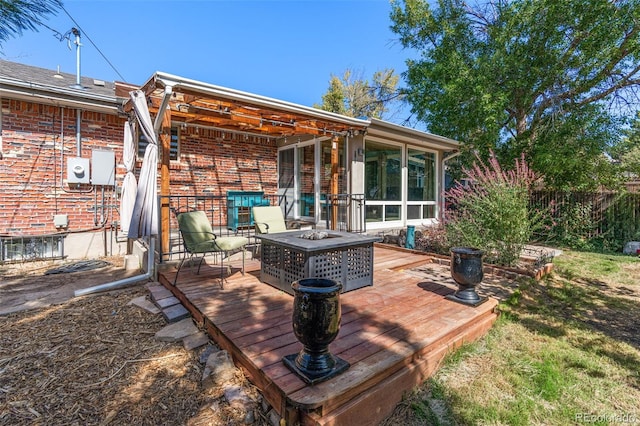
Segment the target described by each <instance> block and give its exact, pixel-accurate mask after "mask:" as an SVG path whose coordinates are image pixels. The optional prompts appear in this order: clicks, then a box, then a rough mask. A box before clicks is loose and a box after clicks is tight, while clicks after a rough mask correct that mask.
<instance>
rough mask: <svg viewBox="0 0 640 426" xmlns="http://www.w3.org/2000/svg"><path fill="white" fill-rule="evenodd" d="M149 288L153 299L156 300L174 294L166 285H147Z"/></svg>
mask: <svg viewBox="0 0 640 426" xmlns="http://www.w3.org/2000/svg"><path fill="white" fill-rule="evenodd" d="M147 288H148V289H149V292H150V293H151V300H153V301H154V302H155V301H158V300H160V299H165V298H167V297H171V296H173V293H171V292H170V291H169V290H168V289H167V288H166V287H165V286H163V285H161V284H153V285H149V286H147Z"/></svg>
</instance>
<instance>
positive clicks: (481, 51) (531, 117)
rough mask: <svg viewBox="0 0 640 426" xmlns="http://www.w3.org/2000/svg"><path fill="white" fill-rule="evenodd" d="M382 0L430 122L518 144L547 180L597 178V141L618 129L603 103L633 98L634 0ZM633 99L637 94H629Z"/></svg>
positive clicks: (600, 167) (469, 140) (638, 18)
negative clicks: (388, 3) (388, 1)
mask: <svg viewBox="0 0 640 426" xmlns="http://www.w3.org/2000/svg"><path fill="white" fill-rule="evenodd" d="M430 3H434V2H433V1H428V0H392V12H391V19H392V27H391V28H392V30H393V31H394V32H395V33H396V34H398V35H399V38H400V42H401V43H402V45H403V46H405V47H406V48H411V49H415V50H417V51H418V52H419V54H420V56H419V57H418V59H410V60H408V61H407V66H408V68H407V72H406V73H405V75H404V77H405V79H406V84H407V88H406V94H407V95H406V96H407V100H408V102H409V103H410V104H411V105H412V112H413V113H414V114H415V115H416V116H417V118H418V119H420V120H421V121H423V122H425V123H426V124H427V126H428V128H429V130H430V131H432V132H434V133H438V134H442V135H445V136H448V137H451V138H454V139H457V140H460V141H462V142H464V143H465V149H466V155H465V156H463V158H465V159H466V160H467V163H466V164H470V163H471V161H473V157H474V156H473V153H474V152H479V153H480V154H481V155H482V156H483V158H487V157H488V152H489V150H492V149H493V150H495V152H496V154H497V155H498V156H499V158H500V160H501V161H502V162H503V163H505V164H508V163H509V162H510V161H512V160H513V159H514V158H518V157H519V156H520V154H521V153H525V155H526V157H527V159H528V162H529V164H530V165H531V167H532V168H534V169H535V170H537V171H538V172H540V173H542V174H544V175H545V177H546V179H547V183H548V184H550V186H555V187H572V188H583V189H586V188H587V187H589V186H592V185H597V184H600V183H602V182H608V181H610V178H611V172H612V169H611V167H610V165H608V164H606V162H605V157H604V153H605V152H606V151H607V150H608V149H609V148H610V147H611V146H612V145H615V143H616V142H617V141H618V140H619V135H618V131H617V129H619V125H620V123H619V122H618V121H617V116H616V115H615V114H613V113H612V112H611V111H612V110H616V109H617V108H620V107H625V106H628V105H631V106H632V107H633V102H637V100H638V99H637V94H636V91H637V89H638V88H640V0H617V1H611V0H564V1H557V0H497V1H484V2H482V1H479V2H467V1H463V0H439V1H438V2H437V7H435V8H432V7H431V6H430ZM636 105H637V104H636Z"/></svg>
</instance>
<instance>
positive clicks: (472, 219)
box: [445, 155, 540, 265]
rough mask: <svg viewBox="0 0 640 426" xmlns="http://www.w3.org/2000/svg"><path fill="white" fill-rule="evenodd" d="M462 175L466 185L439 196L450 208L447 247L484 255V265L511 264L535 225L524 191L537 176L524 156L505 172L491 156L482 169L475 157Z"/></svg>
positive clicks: (528, 188) (537, 218)
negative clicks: (476, 251)
mask: <svg viewBox="0 0 640 426" xmlns="http://www.w3.org/2000/svg"><path fill="white" fill-rule="evenodd" d="M463 173H464V176H465V179H466V180H468V181H469V182H471V183H470V184H469V185H461V184H457V185H456V186H454V187H453V188H452V189H450V190H449V191H447V192H446V193H445V197H446V198H447V201H448V202H449V203H451V204H452V206H453V208H452V209H451V210H450V211H449V212H448V213H447V220H446V225H445V226H446V229H447V236H448V239H449V242H450V243H451V244H452V245H461V246H469V247H475V248H479V249H482V250H484V251H485V253H486V254H485V259H486V260H487V261H488V262H490V263H496V264H499V265H513V264H514V263H515V262H516V261H517V260H518V258H519V257H520V253H521V251H522V248H523V247H524V245H525V244H526V243H528V242H529V241H530V239H531V235H532V233H533V230H534V228H535V226H537V224H538V223H539V219H540V214H539V213H533V212H530V210H529V190H530V188H531V186H532V185H533V183H534V182H535V181H536V180H537V179H538V176H537V175H536V174H535V173H534V172H533V171H532V170H531V169H529V167H528V165H527V163H526V161H525V160H524V157H522V158H520V159H519V160H516V162H515V168H514V169H513V170H508V171H505V170H503V169H502V168H501V167H500V164H499V163H498V160H497V159H496V158H495V157H494V156H493V155H492V156H491V158H490V159H489V163H488V164H485V163H484V162H482V160H481V159H480V158H478V159H477V160H476V163H475V164H474V165H473V167H472V168H471V169H465V170H463Z"/></svg>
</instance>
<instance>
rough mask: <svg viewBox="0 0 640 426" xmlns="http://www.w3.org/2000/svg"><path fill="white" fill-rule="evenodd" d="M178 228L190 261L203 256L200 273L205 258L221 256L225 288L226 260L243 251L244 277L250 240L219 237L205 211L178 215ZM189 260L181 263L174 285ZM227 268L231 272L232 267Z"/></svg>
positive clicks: (222, 284)
mask: <svg viewBox="0 0 640 426" xmlns="http://www.w3.org/2000/svg"><path fill="white" fill-rule="evenodd" d="M178 227H179V229H180V234H181V235H182V241H183V243H184V249H185V252H186V253H188V254H189V261H191V260H193V258H194V257H197V256H198V255H202V257H201V258H200V263H199V264H198V271H197V272H196V274H199V273H200V267H201V266H202V261H203V260H204V257H205V256H206V255H207V254H209V253H211V254H218V253H219V254H220V255H221V256H220V257H221V259H220V264H221V265H220V287H223V286H224V258H225V256H229V255H230V253H232V252H235V251H238V250H242V275H244V261H245V246H246V245H247V244H248V243H249V240H248V239H247V238H245V237H218V236H216V234H214V233H213V229H211V223H209V218H208V217H207V215H206V214H205V212H203V211H193V212H187V213H180V214H179V215H178ZM186 259H187V256H186V255H185V256H184V257H183V258H182V260H181V261H180V265H179V266H178V271H177V272H176V277H175V279H174V280H173V285H176V282H177V281H178V274H179V273H180V269H181V268H182V265H183V264H184V261H185V260H186ZM227 268H228V269H229V270H230V269H231V266H230V265H228V266H227Z"/></svg>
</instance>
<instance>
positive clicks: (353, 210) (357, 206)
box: [321, 194, 367, 233]
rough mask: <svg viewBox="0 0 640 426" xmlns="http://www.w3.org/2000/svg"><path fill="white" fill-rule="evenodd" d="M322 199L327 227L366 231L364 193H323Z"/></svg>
mask: <svg viewBox="0 0 640 426" xmlns="http://www.w3.org/2000/svg"><path fill="white" fill-rule="evenodd" d="M321 199H322V203H323V204H322V207H323V208H322V216H323V217H322V219H324V221H325V224H326V227H327V229H335V230H337V231H346V232H358V233H364V232H366V230H367V227H366V224H367V222H366V221H365V216H364V213H365V198H364V194H323V195H322V197H321Z"/></svg>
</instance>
